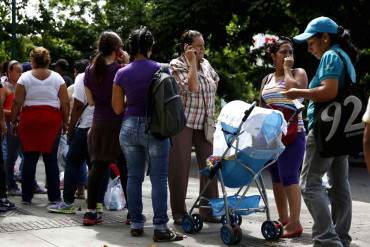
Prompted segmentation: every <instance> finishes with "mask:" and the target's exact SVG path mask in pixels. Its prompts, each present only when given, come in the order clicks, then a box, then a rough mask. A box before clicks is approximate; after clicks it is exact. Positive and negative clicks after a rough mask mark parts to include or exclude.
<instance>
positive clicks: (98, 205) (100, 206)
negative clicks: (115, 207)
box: [96, 202, 104, 214]
mask: <svg viewBox="0 0 370 247" xmlns="http://www.w3.org/2000/svg"><path fill="white" fill-rule="evenodd" d="M96 212H97V213H98V214H102V213H104V209H103V203H100V202H98V203H96Z"/></svg>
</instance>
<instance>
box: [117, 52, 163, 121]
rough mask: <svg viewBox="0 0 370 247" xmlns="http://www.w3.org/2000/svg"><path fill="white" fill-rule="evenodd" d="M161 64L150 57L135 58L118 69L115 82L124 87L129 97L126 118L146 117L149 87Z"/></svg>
mask: <svg viewBox="0 0 370 247" xmlns="http://www.w3.org/2000/svg"><path fill="white" fill-rule="evenodd" d="M159 68H160V64H159V63H157V62H155V61H153V60H149V59H144V60H135V61H133V62H132V63H130V64H129V65H127V66H125V67H124V68H122V69H120V70H118V72H117V74H116V77H115V78H114V83H116V84H117V85H119V86H120V87H122V88H123V91H124V92H125V95H126V98H127V106H126V110H125V114H124V119H126V118H127V117H129V116H136V117H145V116H146V113H145V108H146V103H147V98H148V97H147V95H148V89H149V86H150V84H151V82H152V79H153V76H154V74H155V72H157V71H158V69H159Z"/></svg>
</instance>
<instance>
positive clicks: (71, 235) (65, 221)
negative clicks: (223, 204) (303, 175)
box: [0, 163, 370, 247]
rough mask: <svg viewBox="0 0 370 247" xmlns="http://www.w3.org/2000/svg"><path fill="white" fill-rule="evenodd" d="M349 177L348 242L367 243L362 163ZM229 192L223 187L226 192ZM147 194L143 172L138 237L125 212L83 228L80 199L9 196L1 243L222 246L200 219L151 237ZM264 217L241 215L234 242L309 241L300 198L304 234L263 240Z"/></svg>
mask: <svg viewBox="0 0 370 247" xmlns="http://www.w3.org/2000/svg"><path fill="white" fill-rule="evenodd" d="M43 169H44V166H43V164H42V163H41V164H39V165H38V177H40V179H39V181H44V178H43V176H44V175H43V174H44V172H43ZM350 176H351V185H352V193H353V223H352V228H351V235H352V237H353V242H352V245H351V246H354V247H357V246H364V247H365V246H370V244H369V243H368V239H369V238H370V231H369V229H370V210H369V209H370V178H369V176H368V175H367V173H366V170H365V169H364V168H353V167H352V168H350ZM196 177H197V170H196V168H193V169H192V174H191V178H190V180H189V186H188V198H187V204H188V206H189V207H190V204H192V203H193V202H194V200H195V198H196V196H197V194H198V187H199V184H198V179H197V178H196ZM264 178H265V182H266V184H267V192H268V196H269V202H270V209H271V214H272V219H276V218H277V212H276V208H275V204H274V201H273V194H272V190H271V183H270V178H269V175H268V173H264ZM220 191H221V190H220ZM232 191H233V190H230V189H228V193H231V192H232ZM150 193H151V185H150V181H149V179H148V178H147V177H146V179H145V182H144V185H143V203H144V214H145V215H146V217H147V222H146V225H145V233H144V236H143V237H140V238H133V237H131V236H130V231H129V227H128V226H126V225H125V224H123V221H124V219H125V217H126V211H119V212H110V211H105V213H104V216H103V220H104V223H103V224H101V225H98V226H94V227H85V226H82V216H83V210H85V209H86V203H85V201H84V200H78V201H76V202H77V204H78V205H80V206H81V208H82V211H79V212H78V213H77V214H76V215H59V214H50V213H47V212H46V204H47V198H46V195H35V198H34V200H33V205H31V206H26V205H22V204H20V198H19V197H10V200H11V201H12V202H15V203H16V205H17V207H18V210H15V211H12V212H8V213H7V214H6V215H1V216H0V246H1V247H13V246H14V247H16V246H22V247H23V246H27V247H36V246H37V247H44V246H45V247H47V246H48V247H49V246H58V247H62V246H63V247H71V246H78V247H85V246H88V247H90V246H91V247H95V246H97V247H98V246H100V247H102V246H107V247H115V246H136V247H137V246H223V245H222V240H221V238H220V228H221V224H204V227H203V230H202V231H201V232H200V233H198V234H195V235H188V237H187V238H186V239H185V240H183V241H180V242H175V243H165V244H162V243H160V244H158V243H154V242H153V240H152V233H153V226H152V222H151V220H152V214H153V213H152V209H151V208H152V206H151V197H150ZM248 194H258V191H257V189H256V188H254V187H252V188H251V190H250V192H249V193H248ZM169 212H170V210H169ZM169 214H170V213H169ZM169 217H170V222H169V226H170V227H171V228H173V229H176V230H177V231H179V232H182V228H181V226H175V225H173V224H172V220H171V215H169ZM265 219H266V215H265V214H262V213H259V214H254V215H249V216H246V217H243V222H242V225H241V229H242V230H243V240H242V242H241V244H240V245H239V246H312V242H311V226H312V219H311V216H310V215H309V213H308V210H307V208H306V206H305V204H304V202H303V201H302V224H303V226H304V233H303V235H302V237H300V238H297V239H293V240H292V239H289V240H286V239H284V240H279V241H277V242H267V241H266V240H264V238H263V236H262V234H261V230H260V228H261V225H262V223H263V221H264V220H265Z"/></svg>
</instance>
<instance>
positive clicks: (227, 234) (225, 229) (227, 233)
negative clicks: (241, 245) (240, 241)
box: [220, 225, 236, 245]
mask: <svg viewBox="0 0 370 247" xmlns="http://www.w3.org/2000/svg"><path fill="white" fill-rule="evenodd" d="M220 236H221V239H222V241H223V242H224V244H226V245H233V244H235V241H236V234H235V233H234V229H233V228H232V227H231V226H230V225H223V226H222V227H221V231H220Z"/></svg>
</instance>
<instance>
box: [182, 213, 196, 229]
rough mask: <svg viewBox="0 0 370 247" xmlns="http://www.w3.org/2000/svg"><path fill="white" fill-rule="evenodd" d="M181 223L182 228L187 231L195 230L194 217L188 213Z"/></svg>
mask: <svg viewBox="0 0 370 247" xmlns="http://www.w3.org/2000/svg"><path fill="white" fill-rule="evenodd" d="M181 225H182V229H183V230H184V232H186V233H193V232H194V230H195V229H194V221H193V218H192V217H191V216H190V215H188V214H186V215H184V216H183V217H182V222H181Z"/></svg>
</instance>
